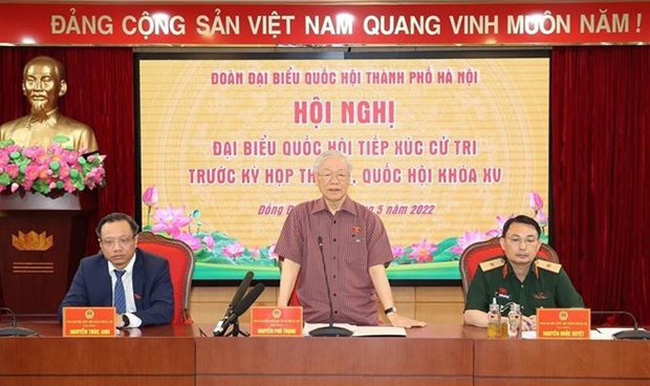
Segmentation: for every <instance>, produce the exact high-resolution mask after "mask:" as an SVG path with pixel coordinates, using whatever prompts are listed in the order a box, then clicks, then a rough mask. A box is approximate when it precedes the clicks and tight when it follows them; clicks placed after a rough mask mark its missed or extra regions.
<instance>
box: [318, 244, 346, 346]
mask: <svg viewBox="0 0 650 386" xmlns="http://www.w3.org/2000/svg"><path fill="white" fill-rule="evenodd" d="M318 248H319V249H320V258H321V261H322V262H323V272H324V273H325V287H326V288H327V300H329V305H330V324H329V326H325V327H319V328H316V329H314V330H311V331H310V332H309V335H310V336H327V337H332V336H352V331H350V330H348V329H347V328H343V327H334V306H333V305H332V291H331V290H330V282H329V279H328V277H327V266H326V265H325V253H323V238H322V237H321V236H318Z"/></svg>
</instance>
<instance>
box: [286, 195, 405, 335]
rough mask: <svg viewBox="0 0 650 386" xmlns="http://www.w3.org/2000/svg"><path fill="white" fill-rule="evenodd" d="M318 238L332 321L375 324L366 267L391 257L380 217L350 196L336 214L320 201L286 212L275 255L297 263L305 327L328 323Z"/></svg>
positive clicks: (298, 285) (327, 305)
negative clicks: (329, 290) (332, 316)
mask: <svg viewBox="0 0 650 386" xmlns="http://www.w3.org/2000/svg"><path fill="white" fill-rule="evenodd" d="M319 236H320V237H322V239H323V254H324V256H325V265H326V267H327V274H328V276H329V283H330V288H331V292H332V304H333V306H334V322H336V323H351V324H356V325H376V324H377V323H378V321H379V319H378V317H377V305H376V296H375V289H374V286H373V284H372V281H371V279H370V274H369V273H368V268H370V267H372V266H375V265H379V264H386V263H389V262H390V261H391V260H392V259H393V255H392V253H391V248H390V243H389V242H388V236H387V234H386V230H385V228H384V224H383V223H382V221H381V219H380V218H379V216H377V215H376V214H374V213H372V212H371V211H369V210H368V209H367V208H366V207H365V206H363V205H361V204H359V203H356V202H354V201H352V200H351V199H350V198H349V197H348V198H346V199H345V201H344V203H343V206H342V207H341V209H340V210H339V211H337V212H336V214H335V215H332V213H330V211H329V210H328V209H327V206H326V205H325V201H324V200H323V199H322V198H320V199H317V200H313V201H309V202H304V203H302V204H299V205H297V206H296V207H295V208H294V209H293V210H292V211H291V212H290V213H289V215H288V217H287V220H286V221H285V223H284V226H283V227H282V232H281V234H280V238H279V240H278V242H277V244H276V247H275V252H276V253H277V254H278V255H279V256H281V258H287V259H289V260H292V261H293V262H295V263H298V264H300V273H299V275H298V281H297V283H296V291H297V294H298V298H299V299H300V303H301V305H302V306H303V310H304V319H305V321H306V322H308V323H327V322H329V301H328V299H327V287H326V286H325V274H324V272H323V263H322V260H321V253H320V249H319V245H318V237H319Z"/></svg>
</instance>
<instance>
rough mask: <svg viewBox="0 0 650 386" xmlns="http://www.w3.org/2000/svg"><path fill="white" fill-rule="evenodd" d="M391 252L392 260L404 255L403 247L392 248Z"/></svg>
mask: <svg viewBox="0 0 650 386" xmlns="http://www.w3.org/2000/svg"><path fill="white" fill-rule="evenodd" d="M391 251H392V252H393V259H397V258H398V257H402V255H403V254H404V247H393V248H391Z"/></svg>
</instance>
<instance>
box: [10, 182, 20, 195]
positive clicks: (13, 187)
mask: <svg viewBox="0 0 650 386" xmlns="http://www.w3.org/2000/svg"><path fill="white" fill-rule="evenodd" d="M19 187H20V185H18V184H17V183H15V182H14V183H13V184H11V193H16V190H18V188H19Z"/></svg>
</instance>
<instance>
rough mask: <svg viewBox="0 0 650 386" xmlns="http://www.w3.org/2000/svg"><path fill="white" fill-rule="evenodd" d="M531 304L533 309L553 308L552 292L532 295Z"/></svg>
mask: <svg viewBox="0 0 650 386" xmlns="http://www.w3.org/2000/svg"><path fill="white" fill-rule="evenodd" d="M531 304H532V306H533V308H534V309H538V308H554V307H555V300H554V294H552V293H541V292H540V293H537V294H533V295H532V299H531Z"/></svg>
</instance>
